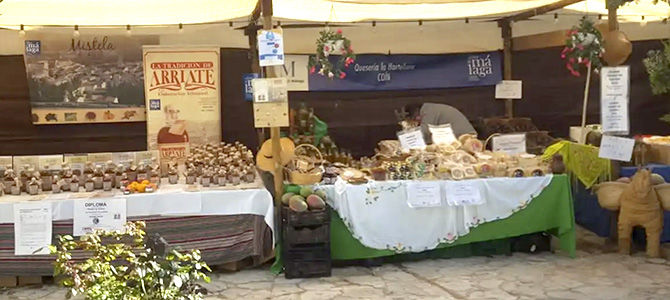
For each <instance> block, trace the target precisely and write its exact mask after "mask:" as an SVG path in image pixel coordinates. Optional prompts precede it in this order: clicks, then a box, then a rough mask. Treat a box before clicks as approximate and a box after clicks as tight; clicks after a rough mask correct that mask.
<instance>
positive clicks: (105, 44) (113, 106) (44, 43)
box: [24, 31, 158, 124]
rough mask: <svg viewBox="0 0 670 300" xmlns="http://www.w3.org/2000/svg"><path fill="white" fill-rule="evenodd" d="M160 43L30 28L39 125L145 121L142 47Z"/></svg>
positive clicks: (29, 63) (28, 49) (31, 83)
mask: <svg viewBox="0 0 670 300" xmlns="http://www.w3.org/2000/svg"><path fill="white" fill-rule="evenodd" d="M157 44H158V37H157V36H123V35H121V36H106V35H84V34H82V35H80V36H76V37H75V36H73V35H72V34H54V33H44V32H39V31H31V32H28V33H27V34H26V40H25V56H24V57H25V63H26V73H27V75H28V87H29V89H30V103H31V107H32V120H33V123H34V124H76V123H115V122H139V121H144V120H145V119H146V113H145V108H144V78H143V73H142V45H157Z"/></svg>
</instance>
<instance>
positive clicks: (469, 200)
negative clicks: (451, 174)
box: [447, 180, 484, 206]
mask: <svg viewBox="0 0 670 300" xmlns="http://www.w3.org/2000/svg"><path fill="white" fill-rule="evenodd" d="M447 203H449V205H451V206H463V205H481V204H484V198H482V194H481V192H480V191H479V187H478V186H477V185H474V184H473V183H472V182H470V181H467V180H466V181H449V182H447Z"/></svg>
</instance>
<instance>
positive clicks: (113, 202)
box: [72, 198, 126, 236]
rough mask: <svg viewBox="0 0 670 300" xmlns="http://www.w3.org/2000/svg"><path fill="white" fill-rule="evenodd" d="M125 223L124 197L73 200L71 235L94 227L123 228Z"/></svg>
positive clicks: (89, 230)
mask: <svg viewBox="0 0 670 300" xmlns="http://www.w3.org/2000/svg"><path fill="white" fill-rule="evenodd" d="M125 224H126V199H116V198H109V199H81V200H76V201H74V221H73V229H72V232H73V235H74V236H82V235H84V234H87V233H91V232H92V231H93V230H94V229H103V230H107V231H113V230H123V229H124V226H125Z"/></svg>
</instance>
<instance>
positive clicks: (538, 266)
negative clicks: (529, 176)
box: [0, 230, 670, 300]
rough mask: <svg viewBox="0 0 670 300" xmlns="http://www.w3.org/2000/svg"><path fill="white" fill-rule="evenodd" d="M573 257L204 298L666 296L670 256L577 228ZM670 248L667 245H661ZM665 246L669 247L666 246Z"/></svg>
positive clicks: (388, 271)
mask: <svg viewBox="0 0 670 300" xmlns="http://www.w3.org/2000/svg"><path fill="white" fill-rule="evenodd" d="M579 236H580V238H579V249H580V250H579V252H578V256H577V258H576V259H570V258H567V257H565V256H562V255H560V254H551V253H543V254H539V255H527V254H515V255H513V256H511V257H507V256H500V257H498V256H496V257H490V258H489V257H478V258H467V259H451V260H425V261H419V262H409V263H403V264H386V265H384V266H382V267H378V268H370V269H368V268H363V267H349V268H338V269H334V270H333V276H332V277H330V278H322V279H304V280H286V279H284V277H283V276H279V277H277V276H274V275H272V274H271V273H270V272H268V270H267V268H261V269H255V270H246V271H242V272H238V273H232V274H231V273H229V274H225V273H217V274H214V275H213V276H212V279H213V281H212V283H211V284H210V285H209V286H208V289H209V291H210V293H212V295H210V296H209V297H208V299H245V300H255V299H277V300H293V299H295V300H300V299H314V300H329V299H336V300H340V299H342V300H344V299H398V300H409V299H422V300H429V299H472V300H485V299H492V300H505V299H519V300H521V299H585V300H596V299H625V300H638V299H640V300H642V299H650V300H651V299H659V300H661V299H663V300H667V299H670V276H669V275H670V261H666V260H664V259H658V260H647V259H645V258H644V256H643V255H641V253H638V254H636V255H634V256H621V255H618V254H616V253H615V252H614V250H615V249H614V247H613V246H612V245H611V244H608V243H606V241H605V240H604V239H600V238H597V237H595V236H593V235H592V234H590V233H586V232H584V231H583V230H580V232H579ZM664 250H670V249H664ZM666 252H670V251H666ZM64 294H65V292H64V291H63V290H62V289H59V288H57V287H55V286H43V287H38V288H35V287H32V288H31V287H25V288H15V289H6V290H2V291H0V299H2V300H5V299H7V300H24V299H25V300H34V299H49V300H50V299H59V300H60V299H64V297H63V296H64Z"/></svg>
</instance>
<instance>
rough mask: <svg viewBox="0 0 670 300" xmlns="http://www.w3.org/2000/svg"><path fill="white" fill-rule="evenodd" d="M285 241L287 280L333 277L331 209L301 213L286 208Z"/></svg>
mask: <svg viewBox="0 0 670 300" xmlns="http://www.w3.org/2000/svg"><path fill="white" fill-rule="evenodd" d="M282 240H283V247H282V256H283V260H284V276H285V277H286V278H288V279H291V278H313V277H329V276H330V274H331V259H330V207H328V206H326V209H324V210H319V211H306V212H301V213H298V212H294V211H292V210H290V209H289V208H286V207H284V209H283V210H282Z"/></svg>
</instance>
